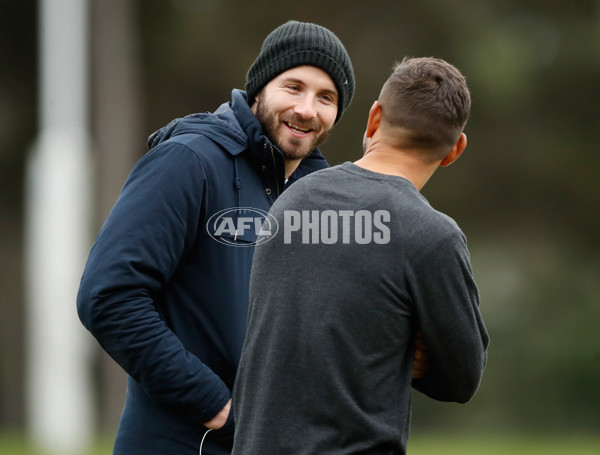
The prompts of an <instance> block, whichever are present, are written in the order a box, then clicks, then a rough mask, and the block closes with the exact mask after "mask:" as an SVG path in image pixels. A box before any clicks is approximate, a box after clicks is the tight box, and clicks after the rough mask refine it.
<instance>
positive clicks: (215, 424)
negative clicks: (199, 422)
mask: <svg viewBox="0 0 600 455" xmlns="http://www.w3.org/2000/svg"><path fill="white" fill-rule="evenodd" d="M230 410H231V398H230V399H229V401H228V402H227V404H226V405H225V407H224V408H223V409H221V411H220V412H219V413H218V414H217V415H216V416H214V417H213V418H212V419H210V420H209V421H208V422H205V423H204V426H205V427H206V428H210V429H211V430H218V429H219V428H221V427H223V425H225V422H227V417H229V411H230Z"/></svg>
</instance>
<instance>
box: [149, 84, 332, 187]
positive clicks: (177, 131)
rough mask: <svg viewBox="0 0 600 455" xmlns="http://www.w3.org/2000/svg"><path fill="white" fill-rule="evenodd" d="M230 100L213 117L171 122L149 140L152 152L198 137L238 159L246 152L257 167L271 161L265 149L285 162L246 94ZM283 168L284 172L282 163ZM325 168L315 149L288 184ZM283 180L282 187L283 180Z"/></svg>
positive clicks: (205, 115) (238, 92)
mask: <svg viewBox="0 0 600 455" xmlns="http://www.w3.org/2000/svg"><path fill="white" fill-rule="evenodd" d="M231 99H232V100H231V102H227V103H223V104H222V105H221V106H220V107H219V108H218V109H217V110H216V111H215V112H213V113H210V112H206V113H197V114H190V115H187V116H185V117H183V118H177V119H175V120H173V121H171V122H170V123H169V124H167V125H166V126H164V127H162V128H161V129H159V130H157V131H155V132H154V133H152V134H151V135H150V136H149V137H148V147H149V149H153V148H154V147H156V146H157V145H159V144H162V143H163V142H165V141H167V140H168V139H170V138H172V137H175V136H178V135H182V134H187V133H196V134H202V135H204V136H206V137H208V138H210V139H212V140H214V141H215V142H217V143H219V144H221V145H222V146H223V147H224V148H225V149H226V150H227V151H228V152H229V153H231V154H232V155H238V154H239V153H241V152H243V151H244V150H248V153H249V154H250V156H251V157H252V160H253V161H254V162H256V163H260V162H262V161H264V160H268V159H270V158H269V157H267V156H266V154H265V150H266V149H273V150H277V155H278V156H279V157H280V158H279V159H280V160H283V154H282V153H281V151H280V150H279V149H278V148H277V147H276V146H275V145H273V144H272V143H271V141H270V140H269V138H267V137H266V136H265V134H264V132H263V130H262V125H261V124H260V122H259V121H258V119H257V118H256V116H255V115H254V113H253V112H252V110H251V109H250V106H249V105H248V102H247V99H246V92H244V91H242V90H237V89H234V90H233V91H232V94H231ZM280 167H281V171H283V161H282V162H281V165H280ZM325 167H328V164H327V161H326V160H325V158H324V157H323V155H322V154H321V152H320V150H319V149H318V148H315V149H314V150H313V151H312V152H311V154H310V155H309V156H308V157H306V158H305V159H304V160H302V162H301V163H300V165H299V166H298V168H297V169H296V171H295V172H294V173H293V174H292V175H291V176H290V179H289V184H291V183H292V182H294V181H295V180H297V179H298V178H300V177H302V176H304V175H306V174H309V173H311V172H313V171H315V170H319V169H323V168H325ZM280 177H281V184H282V185H283V176H280Z"/></svg>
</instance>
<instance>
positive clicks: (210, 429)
mask: <svg viewBox="0 0 600 455" xmlns="http://www.w3.org/2000/svg"><path fill="white" fill-rule="evenodd" d="M211 431H212V428H209V429H208V430H206V433H204V436H202V441H200V452H198V455H202V446H203V445H204V438H206V435H207V434H208V433H210V432H211Z"/></svg>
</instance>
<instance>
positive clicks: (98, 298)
mask: <svg viewBox="0 0 600 455" xmlns="http://www.w3.org/2000/svg"><path fill="white" fill-rule="evenodd" d="M205 182H206V176H205V174H204V169H203V167H202V165H201V163H200V161H199V159H198V158H197V157H196V156H195V155H194V154H193V153H192V152H190V151H189V150H188V149H186V148H185V147H183V146H179V145H170V144H165V145H162V146H159V147H157V148H156V149H154V150H153V151H151V152H149V153H148V154H147V155H146V156H145V157H143V158H142V159H141V160H140V162H139V163H138V164H137V165H136V167H135V168H134V170H133V171H132V173H131V175H130V176H129V178H128V180H127V182H126V184H125V187H124V189H123V192H122V193H121V196H120V197H119V200H118V201H117V203H116V204H115V206H114V207H113V210H112V211H111V214H110V215H109V217H108V219H107V221H106V223H105V224H104V226H103V228H102V230H101V231H100V234H99V235H98V238H97V239H96V242H95V244H94V246H93V247H92V250H91V252H90V255H89V258H88V261H87V264H86V267H85V270H84V274H83V277H82V280H81V285H80V289H79V294H78V297H77V309H78V314H79V317H80V319H81V321H82V323H83V324H84V326H85V327H86V328H87V329H88V330H89V331H90V332H91V333H92V334H93V335H94V336H95V337H96V339H97V340H98V342H99V343H100V345H101V346H102V347H103V349H104V350H105V351H106V352H107V353H108V354H109V355H110V356H111V357H112V358H113V359H114V360H115V361H116V362H117V363H118V364H119V365H120V366H121V367H122V368H123V369H124V370H125V371H126V372H127V373H128V374H129V375H130V376H131V377H133V378H134V379H135V380H136V381H137V382H138V383H139V384H140V385H141V386H142V387H143V388H144V390H145V391H146V392H147V393H148V394H149V395H150V396H151V397H152V398H153V399H154V400H156V401H158V402H161V403H164V404H167V405H169V406H172V407H174V408H179V409H180V410H182V411H183V412H186V413H188V414H189V415H190V416H191V417H192V418H193V419H194V420H195V421H197V422H198V423H199V424H202V423H205V422H208V421H210V420H211V419H212V418H213V417H215V416H217V415H218V414H219V413H220V412H221V411H222V409H223V408H224V407H225V406H226V403H227V402H228V400H229V399H230V391H229V390H228V388H227V386H226V385H225V384H224V383H223V381H221V379H220V378H219V377H218V376H217V375H216V374H215V373H214V372H213V371H212V370H211V369H210V368H208V367H207V366H206V365H204V364H203V363H202V362H201V361H200V360H199V359H198V358H197V357H196V356H195V355H193V354H192V353H191V352H189V351H187V350H186V348H185V347H184V346H183V344H182V343H181V341H180V340H179V338H178V337H177V336H176V335H175V334H174V333H173V332H172V331H171V330H170V328H169V327H168V326H167V324H166V323H165V321H164V320H163V319H162V317H161V316H160V314H159V313H158V311H157V307H156V305H155V298H156V297H157V296H158V295H160V294H161V292H163V290H164V286H165V284H166V283H167V282H168V281H169V279H170V278H171V276H172V275H173V273H174V272H175V270H176V268H177V266H178V264H179V262H180V260H181V258H182V257H183V256H184V255H185V253H186V251H188V249H189V248H190V247H191V245H192V243H193V241H194V238H195V236H196V233H197V230H198V223H199V216H198V214H199V213H200V204H201V203H202V194H203V190H204V188H203V185H204V183H205Z"/></svg>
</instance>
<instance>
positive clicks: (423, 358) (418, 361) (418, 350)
mask: <svg viewBox="0 0 600 455" xmlns="http://www.w3.org/2000/svg"><path fill="white" fill-rule="evenodd" d="M428 366H429V363H428V362H427V349H426V348H425V342H424V341H423V334H422V333H421V332H417V336H416V338H415V360H414V361H413V373H412V377H413V379H416V378H422V377H423V376H425V372H426V371H427V367H428Z"/></svg>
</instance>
